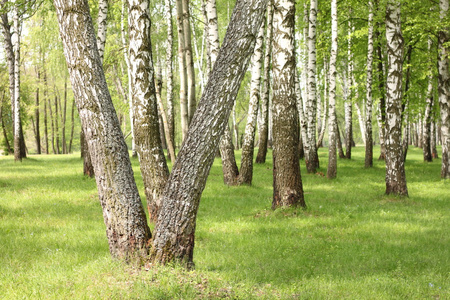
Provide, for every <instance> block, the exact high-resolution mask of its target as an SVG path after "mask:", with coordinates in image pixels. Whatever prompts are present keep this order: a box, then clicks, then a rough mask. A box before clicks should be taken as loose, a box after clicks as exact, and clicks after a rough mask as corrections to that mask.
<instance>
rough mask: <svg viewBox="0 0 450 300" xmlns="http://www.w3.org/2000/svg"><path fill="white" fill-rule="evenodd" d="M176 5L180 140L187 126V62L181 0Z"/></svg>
mask: <svg viewBox="0 0 450 300" xmlns="http://www.w3.org/2000/svg"><path fill="white" fill-rule="evenodd" d="M175 2H176V6H177V29H178V69H179V72H180V74H179V76H180V117H181V133H182V141H184V140H185V139H186V135H187V132H188V126H189V108H188V107H189V106H188V101H189V100H188V82H187V80H188V79H187V76H188V75H187V62H186V55H185V52H186V41H185V36H186V35H185V32H184V31H185V28H184V25H183V20H184V17H183V0H176V1H175Z"/></svg>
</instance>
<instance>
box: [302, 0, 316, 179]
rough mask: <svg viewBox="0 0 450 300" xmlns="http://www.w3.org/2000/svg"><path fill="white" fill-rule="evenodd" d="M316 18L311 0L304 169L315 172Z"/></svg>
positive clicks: (313, 3)
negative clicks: (306, 142)
mask: <svg viewBox="0 0 450 300" xmlns="http://www.w3.org/2000/svg"><path fill="white" fill-rule="evenodd" d="M316 20H317V0H311V5H310V11H309V33H308V52H309V53H308V83H307V85H308V101H307V106H306V107H307V112H308V144H309V146H310V149H308V153H306V156H305V160H306V169H307V171H308V173H315V172H316V170H317V169H318V168H319V157H318V155H317V147H316V110H317V98H316Z"/></svg>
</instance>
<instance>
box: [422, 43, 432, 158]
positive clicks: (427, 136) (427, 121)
mask: <svg viewBox="0 0 450 300" xmlns="http://www.w3.org/2000/svg"><path fill="white" fill-rule="evenodd" d="M432 43H433V42H432V40H431V38H428V52H429V53H430V52H431V46H432ZM429 60H430V66H429V68H430V69H432V64H431V53H430V59H429ZM430 71H431V70H430ZM432 107H433V76H432V75H431V74H430V75H428V91H427V98H426V105H425V116H424V131H423V160H424V161H427V162H432V161H433V157H432V155H431V108H432Z"/></svg>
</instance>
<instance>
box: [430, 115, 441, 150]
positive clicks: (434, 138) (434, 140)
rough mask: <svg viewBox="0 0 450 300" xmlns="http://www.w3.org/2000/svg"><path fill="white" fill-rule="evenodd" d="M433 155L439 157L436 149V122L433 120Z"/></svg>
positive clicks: (431, 139)
mask: <svg viewBox="0 0 450 300" xmlns="http://www.w3.org/2000/svg"><path fill="white" fill-rule="evenodd" d="M430 141H431V143H430V144H431V156H432V157H433V158H434V159H437V158H439V156H438V153H437V149H436V123H435V122H434V121H431V138H430Z"/></svg>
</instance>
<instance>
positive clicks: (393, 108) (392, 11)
mask: <svg viewBox="0 0 450 300" xmlns="http://www.w3.org/2000/svg"><path fill="white" fill-rule="evenodd" d="M385 22H386V40H387V55H388V77H387V85H386V194H396V195H404V196H407V195H408V188H407V186H406V176H405V164H404V160H403V155H402V144H401V142H402V140H401V136H402V132H401V128H402V123H401V121H402V120H401V108H402V65H403V37H402V32H401V22H400V3H399V2H398V1H389V2H388V4H387V8H386V21H385Z"/></svg>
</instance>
